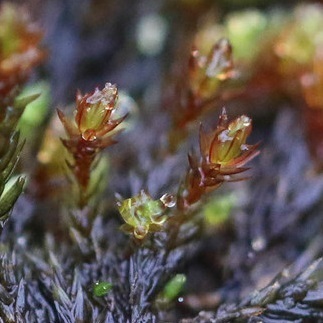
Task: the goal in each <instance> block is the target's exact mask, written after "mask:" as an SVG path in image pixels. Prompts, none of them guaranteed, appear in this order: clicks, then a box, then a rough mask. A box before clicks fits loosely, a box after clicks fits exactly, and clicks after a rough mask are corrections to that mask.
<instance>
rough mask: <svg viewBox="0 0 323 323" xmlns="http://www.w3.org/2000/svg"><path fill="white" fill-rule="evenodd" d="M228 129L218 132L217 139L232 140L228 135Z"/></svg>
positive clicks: (222, 140)
mask: <svg viewBox="0 0 323 323" xmlns="http://www.w3.org/2000/svg"><path fill="white" fill-rule="evenodd" d="M228 134H229V130H223V131H221V132H220V134H219V135H218V139H219V140H220V141H221V142H226V141H232V140H233V138H232V137H230V136H229V135H228Z"/></svg>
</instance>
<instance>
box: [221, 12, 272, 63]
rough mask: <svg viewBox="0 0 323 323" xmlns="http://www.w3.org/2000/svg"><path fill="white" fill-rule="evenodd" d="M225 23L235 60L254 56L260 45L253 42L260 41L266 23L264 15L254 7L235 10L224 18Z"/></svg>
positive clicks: (248, 58) (257, 42)
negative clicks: (239, 10)
mask: <svg viewBox="0 0 323 323" xmlns="http://www.w3.org/2000/svg"><path fill="white" fill-rule="evenodd" d="M225 25H226V33H227V34H226V35H227V37H228V38H229V39H230V42H231V44H232V47H233V49H234V57H235V60H240V59H242V60H250V59H252V58H253V57H255V56H256V55H257V50H256V49H257V48H259V47H260V46H257V47H255V44H259V42H261V40H262V37H263V33H264V31H265V29H266V27H267V25H268V20H267V17H266V15H265V14H264V13H262V12H261V11H258V10H255V9H253V10H245V11H241V12H235V13H232V14H230V15H229V16H228V17H227V18H226V21H225ZM251 48H252V49H253V50H250V49H251Z"/></svg>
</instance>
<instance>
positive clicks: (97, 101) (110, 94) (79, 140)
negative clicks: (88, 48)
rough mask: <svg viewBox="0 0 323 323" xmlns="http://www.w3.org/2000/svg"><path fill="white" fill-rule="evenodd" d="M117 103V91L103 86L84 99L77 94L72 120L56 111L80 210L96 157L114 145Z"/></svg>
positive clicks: (119, 121)
mask: <svg viewBox="0 0 323 323" xmlns="http://www.w3.org/2000/svg"><path fill="white" fill-rule="evenodd" d="M117 99H118V90H117V87H116V86H115V85H113V84H111V83H107V84H106V85H105V87H104V88H103V89H102V90H99V89H98V88H96V89H95V91H94V92H93V93H87V94H85V95H84V96H82V95H81V94H80V93H77V96H76V115H75V118H74V120H70V119H68V118H67V117H66V116H65V115H64V113H63V112H62V111H60V110H58V111H57V112H58V116H59V118H60V120H61V122H62V123H63V125H64V128H65V131H66V134H67V136H68V138H67V139H62V142H63V144H64V145H65V147H66V148H67V150H68V152H69V153H70V154H71V155H72V157H73V162H72V163H68V166H69V167H70V169H71V170H72V172H73V174H74V176H75V179H76V181H77V183H78V185H79V188H80V201H79V206H80V207H83V206H84V205H86V203H87V199H88V193H89V192H88V187H89V182H90V174H91V168H92V165H93V162H94V160H95V158H96V156H97V155H98V153H99V152H100V151H101V150H102V149H104V148H106V147H108V146H110V145H112V144H114V143H115V142H116V141H115V140H114V139H113V136H114V135H115V134H116V131H114V130H115V128H116V127H117V126H118V125H119V124H120V123H121V122H122V121H123V120H124V118H125V116H124V117H122V118H118V119H113V113H114V111H115V110H116V107H117V105H116V103H117Z"/></svg>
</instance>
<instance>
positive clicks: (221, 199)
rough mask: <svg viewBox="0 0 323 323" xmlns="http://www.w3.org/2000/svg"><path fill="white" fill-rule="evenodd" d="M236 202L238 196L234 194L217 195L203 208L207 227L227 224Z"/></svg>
mask: <svg viewBox="0 0 323 323" xmlns="http://www.w3.org/2000/svg"><path fill="white" fill-rule="evenodd" d="M236 204H237V197H236V196H235V195H234V194H226V195H223V196H216V197H214V198H213V199H212V200H210V201H209V202H208V203H207V204H206V205H205V207H204V210H203V213H204V218H205V222H206V225H207V227H210V226H211V227H215V228H216V227H219V226H221V225H222V224H225V223H226V222H227V221H228V219H229V216H230V213H231V211H232V209H233V208H234V207H235V205H236Z"/></svg>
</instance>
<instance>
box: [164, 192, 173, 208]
mask: <svg viewBox="0 0 323 323" xmlns="http://www.w3.org/2000/svg"><path fill="white" fill-rule="evenodd" d="M160 200H161V202H162V203H163V204H164V205H165V206H166V207H174V206H175V204H176V199H175V197H174V196H173V195H171V194H167V193H166V194H164V195H163V196H162V197H161V198H160Z"/></svg>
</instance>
